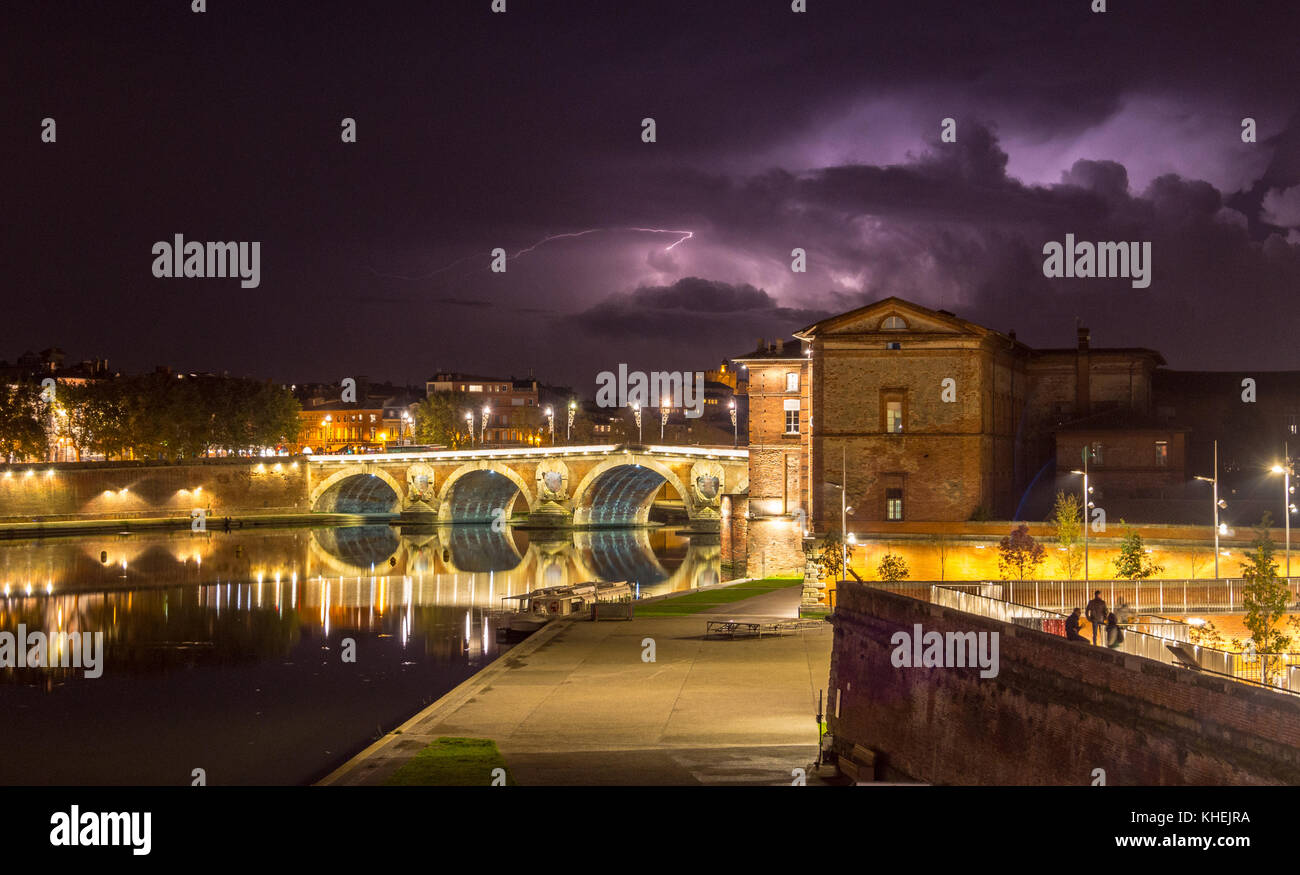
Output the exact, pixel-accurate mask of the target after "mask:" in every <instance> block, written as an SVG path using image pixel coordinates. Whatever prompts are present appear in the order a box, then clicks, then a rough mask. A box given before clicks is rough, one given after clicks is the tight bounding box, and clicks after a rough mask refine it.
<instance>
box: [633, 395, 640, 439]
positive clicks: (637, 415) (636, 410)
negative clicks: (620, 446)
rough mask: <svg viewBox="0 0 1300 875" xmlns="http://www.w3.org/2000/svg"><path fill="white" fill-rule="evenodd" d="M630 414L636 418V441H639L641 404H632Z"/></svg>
mask: <svg viewBox="0 0 1300 875" xmlns="http://www.w3.org/2000/svg"><path fill="white" fill-rule="evenodd" d="M632 416H633V418H634V419H636V442H637V443H638V444H639V443H641V405H640V404H633V405H632Z"/></svg>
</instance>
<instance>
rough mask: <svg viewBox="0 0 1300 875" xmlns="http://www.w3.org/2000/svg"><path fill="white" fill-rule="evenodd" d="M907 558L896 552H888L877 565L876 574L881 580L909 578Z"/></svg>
mask: <svg viewBox="0 0 1300 875" xmlns="http://www.w3.org/2000/svg"><path fill="white" fill-rule="evenodd" d="M907 574H908V572H907V560H906V559H904V558H903V557H902V556H899V555H898V554H896V553H886V554H885V555H884V556H883V557H881V559H880V564H879V565H878V566H876V576H877V577H879V578H880V579H881V580H890V581H892V580H907Z"/></svg>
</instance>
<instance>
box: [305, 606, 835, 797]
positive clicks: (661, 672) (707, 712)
mask: <svg viewBox="0 0 1300 875" xmlns="http://www.w3.org/2000/svg"><path fill="white" fill-rule="evenodd" d="M799 595H800V588H799V587H798V586H793V587H789V588H786V589H783V590H779V591H776V592H772V593H767V594H764V595H760V596H755V597H754V598H751V599H746V600H745V601H741V602H736V603H734V604H731V605H728V606H727V607H726V608H725V609H724V611H725V612H724V613H713V614H693V615H690V616H687V617H646V618H638V619H635V620H632V621H630V622H629V621H614V620H611V621H601V622H599V623H591V622H583V621H561V622H553V623H551V624H549V625H548V626H547V627H545V628H543V629H542V630H541V631H540V632H537V633H535V634H534V635H532V636H531V637H530V638H529V639H528V640H527V641H525V642H523V643H522V644H520V645H519V646H518V647H515V648H513V649H512V650H510V651H509V652H507V653H506V654H505V655H503V656H502V657H501V658H500V659H498V660H497V661H496V662H494V663H492V664H491V665H490V666H488V667H487V668H485V669H484V670H483V671H482V672H480V673H479V674H477V675H475V677H473V678H471V679H470V680H469V681H467V682H466V683H464V684H462V685H461V686H460V687H457V688H456V689H455V690H453V691H451V692H450V693H448V694H447V695H446V696H444V697H443V698H442V699H440V700H439V701H438V702H435V703H434V704H433V705H430V706H429V707H428V708H427V709H425V710H424V711H423V712H421V713H420V714H418V715H416V716H415V717H413V718H412V719H411V720H410V721H408V722H407V723H406V724H404V725H403V726H402V727H400V728H399V730H397V731H395V732H393V733H390V734H389V735H387V736H385V737H384V738H383V739H381V740H380V741H378V742H376V743H375V744H374V745H372V746H371V747H370V748H368V749H367V750H365V751H363V752H362V753H361V754H359V755H358V756H357V757H355V758H354V759H353V760H351V761H350V762H349V763H347V764H345V765H344V766H342V767H341V768H340V769H338V770H337V771H336V772H334V773H333V774H331V775H330V776H329V777H327V778H325V779H324V780H323V781H322V782H321V783H323V784H380V783H383V782H384V780H385V779H387V777H388V776H389V775H390V774H392V772H393V771H394V770H395V769H397V768H398V767H399V766H400V765H401V764H402V763H404V762H405V761H406V760H408V759H409V758H410V757H411V756H413V755H414V754H415V753H417V752H418V751H419V750H421V749H422V748H423V747H424V746H425V745H426V744H428V743H429V742H430V741H432V740H433V739H435V738H437V737H439V736H443V735H449V736H465V737H472V738H490V739H492V740H494V741H495V742H496V743H497V747H498V748H499V749H500V751H501V753H502V755H503V756H504V757H505V759H506V763H507V765H509V767H510V771H511V775H512V776H513V778H514V779H515V780H516V781H517V782H518V783H519V784H521V785H622V786H627V785H636V786H645V785H683V784H686V785H691V784H732V785H734V784H790V783H791V782H792V781H793V780H794V778H792V774H793V770H795V769H800V768H802V769H809V765H810V763H812V762H813V761H814V760H815V759H816V757H817V725H816V721H815V714H816V710H817V694H818V691H820V690H822V689H823V688H824V687H825V686H826V681H827V678H828V676H829V674H830V651H831V631H832V630H831V626H830V624H829V623H827V624H825V626H824V627H818V628H815V629H812V630H805V631H802V632H795V633H791V634H788V635H784V636H772V637H768V636H764V637H763V638H762V639H735V640H729V639H719V640H708V639H705V638H704V626H705V622H706V621H707V620H708V619H729V618H732V617H740V616H745V617H770V618H784V617H793V616H796V615H797V613H798V602H799ZM647 639H653V643H654V651H655V653H654V656H655V660H654V661H653V662H646V661H643V659H642V654H643V653H644V652H646V650H647V647H648V645H649V642H648V641H647ZM825 771H826V770H825V769H823V772H825ZM484 783H488V778H487V776H485V778H484ZM808 783H810V784H812V783H819V781H818V780H817V779H816V777H815V775H814V774H813V773H812V771H811V770H810V769H809V771H808Z"/></svg>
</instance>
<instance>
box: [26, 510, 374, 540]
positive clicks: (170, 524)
mask: <svg viewBox="0 0 1300 875" xmlns="http://www.w3.org/2000/svg"><path fill="white" fill-rule="evenodd" d="M395 519H397V514H353V513H273V514H238V515H231V516H223V517H209V518H208V519H206V520H205V521H204V526H205V528H204V529H203V530H204V531H211V532H224V531H232V532H233V531H237V530H239V529H252V528H293V527H298V526H364V525H376V524H380V523H388V522H391V521H392V520H395ZM227 520H229V523H230V525H229V529H227V526H226V521H227ZM193 527H194V520H193V518H192V517H189V516H183V517H181V516H168V517H123V518H118V519H66V520H30V521H26V522H0V540H20V539H24V538H32V539H36V538H58V537H68V536H73V535H96V534H105V533H124V532H150V531H153V532H157V531H181V530H185V529H189V530H193Z"/></svg>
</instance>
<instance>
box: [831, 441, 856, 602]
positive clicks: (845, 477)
mask: <svg viewBox="0 0 1300 875" xmlns="http://www.w3.org/2000/svg"><path fill="white" fill-rule="evenodd" d="M840 480H841V481H842V483H843V484H844V485H841V484H839V483H828V484H827V485H828V486H834V487H835V488H836V489H838V490H839V491H840V568H841V571H840V575H841V576H840V579H841V580H848V579H849V532H848V528H849V514H851V513H852V512H853V508H851V507H849V504H848V501H849V490H848V487H847V484H848V482H849V465H848V449H847V447H840Z"/></svg>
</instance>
